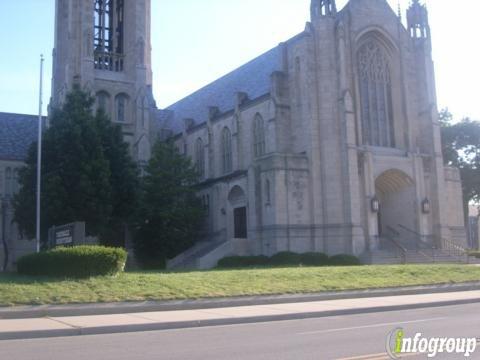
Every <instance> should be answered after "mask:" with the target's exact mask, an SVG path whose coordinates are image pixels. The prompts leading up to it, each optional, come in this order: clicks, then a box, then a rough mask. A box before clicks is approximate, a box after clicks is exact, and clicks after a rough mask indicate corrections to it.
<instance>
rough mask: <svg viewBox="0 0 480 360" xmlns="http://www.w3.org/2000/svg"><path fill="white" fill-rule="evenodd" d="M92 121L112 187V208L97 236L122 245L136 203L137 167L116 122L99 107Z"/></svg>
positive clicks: (109, 243)
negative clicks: (99, 235) (106, 164)
mask: <svg viewBox="0 0 480 360" xmlns="http://www.w3.org/2000/svg"><path fill="white" fill-rule="evenodd" d="M95 125H96V127H97V129H98V132H99V134H100V139H101V141H102V146H103V151H104V155H105V157H106V159H107V160H108V163H109V170H110V185H111V187H112V192H111V194H112V212H111V214H110V217H109V220H108V226H107V227H106V228H105V229H104V230H103V231H102V233H101V240H102V243H103V244H104V245H110V246H121V247H124V246H125V233H126V231H125V229H126V227H127V225H128V224H129V223H130V222H131V221H132V220H133V219H134V214H135V211H136V208H137V205H138V204H137V202H138V201H137V199H138V187H139V181H138V167H137V165H136V163H135V162H134V161H133V159H132V158H131V156H130V154H129V149H128V144H127V143H126V142H125V141H124V140H123V134H122V129H121V127H120V126H118V125H114V124H113V123H112V122H111V121H110V118H109V117H108V116H107V115H106V114H105V113H104V112H103V111H99V112H97V114H96V117H95Z"/></svg>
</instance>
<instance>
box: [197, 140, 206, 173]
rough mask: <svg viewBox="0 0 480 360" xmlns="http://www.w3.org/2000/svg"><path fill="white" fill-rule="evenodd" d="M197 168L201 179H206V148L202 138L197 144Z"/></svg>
mask: <svg viewBox="0 0 480 360" xmlns="http://www.w3.org/2000/svg"><path fill="white" fill-rule="evenodd" d="M195 166H196V168H197V171H198V175H199V176H200V179H203V178H204V177H205V147H204V146H203V141H202V139H200V138H198V139H197V141H196V143H195Z"/></svg>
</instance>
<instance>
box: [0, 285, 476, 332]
mask: <svg viewBox="0 0 480 360" xmlns="http://www.w3.org/2000/svg"><path fill="white" fill-rule="evenodd" d="M476 302H480V290H474V291H461V292H447V293H435V294H421V295H402V296H383V297H372V298H360V299H342V300H324V301H310V302H298V303H285V304H269V305H255V306H236V307H221V308H209V309H197V310H174V311H158V312H137V313H125V314H112V315H90V316H61V317H44V318H30V319H5V320H0V340H7V339H31V338H46V337H58V336H75V335H94V334H109V333H123V332H134V331H150V330H165V329H180V328H190V327H201V326H213V325H232V324H240V323H252V322H264V321H279V320H292V319H304V318H312V317H326V316H336V315H349V314H357V313H367V312H380V311H394V310H405V309H415V308H423V307H432V306H446V305H459V304H468V303H476Z"/></svg>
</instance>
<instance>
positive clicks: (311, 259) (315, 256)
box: [300, 252, 329, 266]
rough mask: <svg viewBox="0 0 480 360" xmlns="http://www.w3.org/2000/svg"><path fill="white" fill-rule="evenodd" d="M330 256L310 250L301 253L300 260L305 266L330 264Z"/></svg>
mask: <svg viewBox="0 0 480 360" xmlns="http://www.w3.org/2000/svg"><path fill="white" fill-rule="evenodd" d="M328 260H329V258H328V255H327V254H324V253H314V252H308V253H304V254H301V255H300V261H301V263H302V265H305V266H328V265H329V261H328Z"/></svg>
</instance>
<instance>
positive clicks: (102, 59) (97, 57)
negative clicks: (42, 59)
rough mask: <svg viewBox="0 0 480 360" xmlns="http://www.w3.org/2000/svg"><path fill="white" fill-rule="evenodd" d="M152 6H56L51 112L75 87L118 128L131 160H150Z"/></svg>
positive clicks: (135, 1) (111, 0)
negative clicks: (94, 98)
mask: <svg viewBox="0 0 480 360" xmlns="http://www.w3.org/2000/svg"><path fill="white" fill-rule="evenodd" d="M150 6H151V4H150V0H56V3H55V49H54V50H53V78H52V98H51V103H50V106H51V107H58V106H60V105H61V104H62V102H63V101H64V99H65V95H66V93H67V92H68V91H70V90H71V89H72V86H73V85H74V84H79V85H80V86H81V87H82V88H83V89H84V90H86V91H89V92H90V93H91V94H92V95H94V96H95V97H96V107H97V108H102V109H104V110H105V111H106V112H107V113H108V114H109V115H110V118H111V119H112V121H113V122H114V123H116V124H119V125H120V126H121V127H122V130H123V133H124V137H125V141H126V142H127V143H128V144H129V145H130V150H131V153H132V155H133V157H134V158H135V159H136V160H137V161H139V162H144V161H146V160H148V158H149V157H150V139H149V133H150V127H151V121H152V120H153V117H154V115H155V109H156V106H155V101H154V99H153V95H152V69H151V44H150V13H151V8H150Z"/></svg>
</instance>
